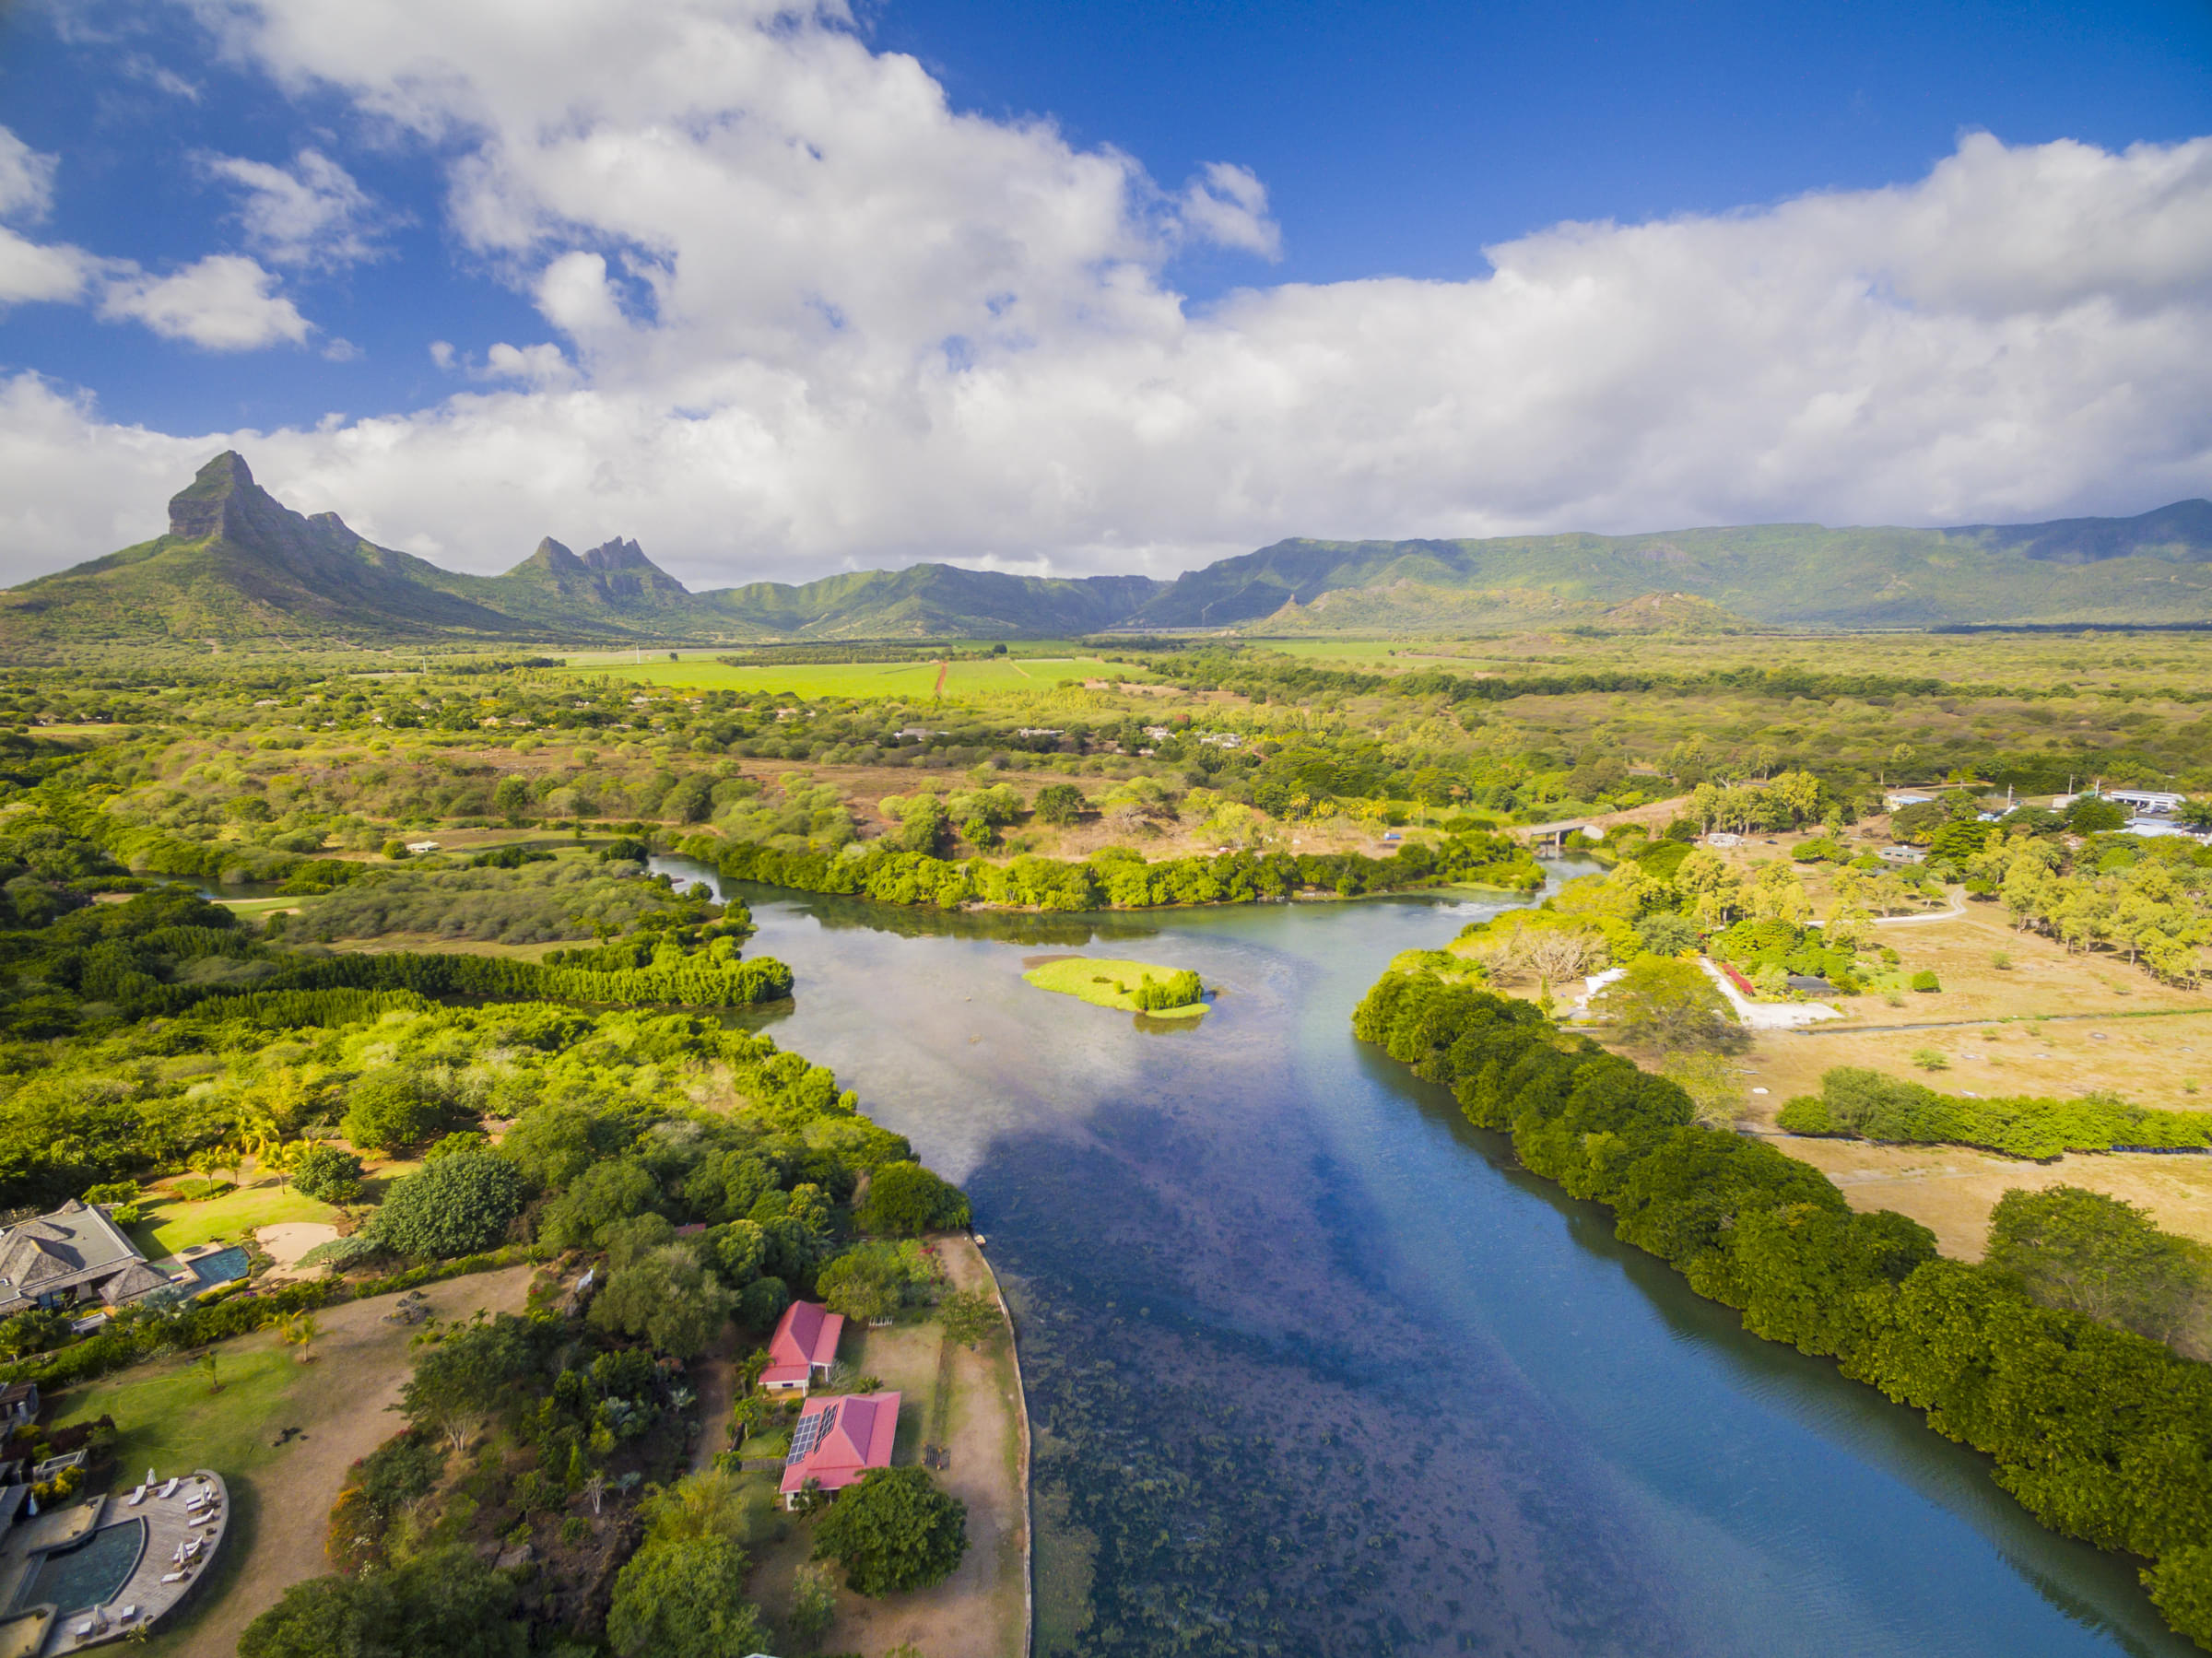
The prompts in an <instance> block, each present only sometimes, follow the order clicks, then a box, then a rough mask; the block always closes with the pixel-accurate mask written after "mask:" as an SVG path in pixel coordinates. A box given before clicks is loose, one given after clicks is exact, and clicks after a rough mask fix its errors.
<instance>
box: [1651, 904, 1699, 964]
mask: <svg viewBox="0 0 2212 1658" xmlns="http://www.w3.org/2000/svg"><path fill="white" fill-rule="evenodd" d="M1636 936H1637V938H1638V939H1640V940H1641V942H1642V944H1643V947H1644V948H1645V949H1646V950H1648V951H1649V952H1650V953H1651V954H1653V955H1654V956H1679V955H1681V954H1682V953H1683V952H1685V951H1686V950H1694V949H1696V948H1697V947H1698V929H1697V925H1696V923H1693V922H1691V921H1690V920H1689V919H1688V917H1687V916H1681V915H1677V914H1676V913H1675V912H1674V911H1671V910H1654V911H1652V912H1651V913H1650V914H1649V915H1646V916H1644V917H1642V918H1641V920H1639V921H1638V922H1637V923H1636Z"/></svg>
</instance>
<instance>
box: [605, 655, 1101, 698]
mask: <svg viewBox="0 0 2212 1658" xmlns="http://www.w3.org/2000/svg"><path fill="white" fill-rule="evenodd" d="M940 666H942V667H943V669H944V674H945V695H946V696H947V697H960V696H969V695H975V696H983V695H988V694H990V693H992V692H994V691H998V692H1004V691H1049V690H1051V689H1052V688H1053V687H1054V686H1056V685H1057V684H1058V683H1059V682H1060V681H1061V680H1063V679H1095V678H1101V677H1103V678H1120V679H1128V678H1137V679H1141V678H1143V677H1144V676H1143V674H1142V672H1141V671H1140V670H1135V669H1130V668H1126V667H1124V666H1121V665H1119V664H1108V663H1106V662H1104V661H1103V660H1101V659H1100V658H1099V657H1096V656H1065V657H1049V656H1032V657H1027V658H1020V659H1018V658H1015V657H1012V656H993V657H986V658H983V659H982V660H980V661H975V662H951V663H946V664H939V663H935V662H850V663H846V662H828V663H822V662H818V663H793V664H790V665H789V666H787V667H783V666H779V667H770V668H733V667H730V666H727V665H726V664H723V663H719V662H715V661H713V660H712V659H708V660H705V661H700V660H697V659H694V660H690V661H685V662H670V661H668V660H667V657H666V654H665V653H663V656H662V659H661V660H660V661H658V662H653V661H651V660H647V661H645V662H641V663H620V662H610V663H595V664H583V663H582V662H579V661H577V660H575V659H571V662H570V668H571V671H572V672H575V673H588V674H597V675H606V676H608V677H611V678H617V679H633V680H636V681H637V682H638V683H639V684H641V685H665V686H668V687H671V688H677V689H688V690H725V691H748V692H750V691H789V692H790V693H791V694H792V695H793V696H794V697H807V698H813V697H854V698H862V699H871V700H872V699H877V698H881V699H887V700H888V699H892V698H896V699H899V700H903V701H916V700H927V699H928V698H930V697H933V696H935V695H936V688H937V673H938V670H939V668H940Z"/></svg>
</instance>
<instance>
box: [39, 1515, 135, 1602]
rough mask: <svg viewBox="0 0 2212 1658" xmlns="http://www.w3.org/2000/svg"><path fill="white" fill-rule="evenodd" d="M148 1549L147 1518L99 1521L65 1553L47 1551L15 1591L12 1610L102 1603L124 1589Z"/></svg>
mask: <svg viewBox="0 0 2212 1658" xmlns="http://www.w3.org/2000/svg"><path fill="white" fill-rule="evenodd" d="M145 1552H146V1522H145V1521H143V1520H136V1519H133V1520H125V1521H124V1522H123V1523H121V1524H120V1525H103V1526H101V1527H100V1529H99V1530H98V1531H96V1532H94V1533H93V1534H92V1535H90V1536H89V1537H88V1538H86V1539H85V1541H83V1542H82V1543H80V1544H78V1545H77V1546H76V1547H75V1548H72V1549H70V1550H68V1551H67V1552H66V1553H65V1554H52V1555H48V1556H47V1557H46V1558H45V1559H43V1560H41V1561H40V1562H39V1570H37V1571H36V1572H35V1573H34V1574H32V1576H31V1578H30V1581H29V1582H26V1583H25V1584H24V1585H23V1588H22V1591H21V1593H18V1595H17V1596H16V1610H18V1612H19V1611H21V1610H22V1609H23V1608H24V1607H26V1606H36V1605H41V1603H43V1602H47V1601H51V1602H53V1605H56V1606H58V1607H60V1608H61V1609H62V1611H63V1612H64V1613H65V1614H67V1613H71V1612H81V1611H83V1610H84V1609H85V1608H86V1607H88V1606H98V1605H104V1604H105V1603H107V1602H109V1601H111V1600H113V1599H114V1598H115V1596H116V1595H118V1594H120V1593H122V1592H123V1586H124V1584H125V1583H127V1582H130V1581H131V1573H132V1572H133V1571H135V1570H137V1567H138V1557H139V1556H140V1555H142V1554H144V1553H145Z"/></svg>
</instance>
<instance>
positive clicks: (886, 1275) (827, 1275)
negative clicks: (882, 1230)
mask: <svg viewBox="0 0 2212 1658" xmlns="http://www.w3.org/2000/svg"><path fill="white" fill-rule="evenodd" d="M913 1247H914V1246H913V1245H912V1244H908V1245H906V1246H905V1249H907V1250H912V1248H913ZM916 1276H917V1275H916V1274H915V1272H914V1271H913V1270H912V1264H910V1263H909V1262H908V1260H907V1259H906V1256H905V1254H904V1253H903V1252H902V1251H901V1248H900V1245H898V1244H895V1243H863V1244H859V1245H857V1246H855V1247H854V1248H853V1249H850V1250H848V1251H846V1252H844V1253H843V1254H841V1255H840V1256H839V1257H838V1258H837V1259H836V1260H834V1261H832V1262H830V1264H829V1265H827V1266H825V1267H823V1268H822V1270H821V1273H820V1275H819V1276H818V1277H817V1278H816V1280H815V1289H816V1293H818V1295H820V1297H821V1298H822V1300H823V1301H824V1302H825V1303H826V1304H827V1305H828V1306H829V1308H830V1311H832V1312H837V1313H841V1314H843V1315H844V1316H845V1317H846V1318H849V1319H857V1320H859V1321H861V1322H862V1323H866V1322H868V1321H869V1320H871V1319H878V1318H888V1317H889V1316H890V1315H891V1314H892V1313H893V1312H896V1311H898V1310H899V1307H900V1303H901V1302H903V1301H904V1300H905V1299H906V1290H907V1286H908V1285H909V1284H911V1283H912V1282H913V1281H914V1280H915V1277H916Z"/></svg>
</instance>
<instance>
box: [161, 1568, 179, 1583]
mask: <svg viewBox="0 0 2212 1658" xmlns="http://www.w3.org/2000/svg"><path fill="white" fill-rule="evenodd" d="M161 1581H162V1582H164V1583H182V1582H183V1581H184V1574H183V1573H182V1572H181V1571H165V1572H163V1573H162V1574H161Z"/></svg>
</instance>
